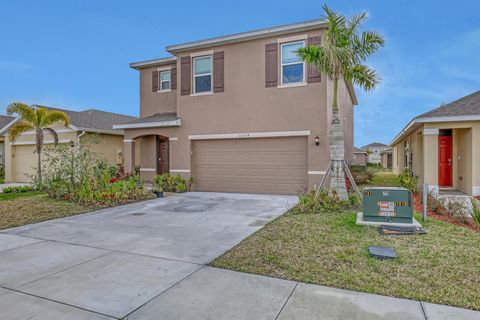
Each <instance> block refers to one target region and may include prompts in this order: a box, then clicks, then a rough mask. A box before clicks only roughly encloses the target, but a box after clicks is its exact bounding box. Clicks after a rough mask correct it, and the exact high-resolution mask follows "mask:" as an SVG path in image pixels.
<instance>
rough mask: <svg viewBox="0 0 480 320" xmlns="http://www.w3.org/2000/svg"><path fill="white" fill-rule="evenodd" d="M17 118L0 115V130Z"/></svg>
mask: <svg viewBox="0 0 480 320" xmlns="http://www.w3.org/2000/svg"><path fill="white" fill-rule="evenodd" d="M13 119H15V117H11V116H4V115H0V130H1V129H3V128H5V126H6V125H7V124H9V123H10V122H12V121H13Z"/></svg>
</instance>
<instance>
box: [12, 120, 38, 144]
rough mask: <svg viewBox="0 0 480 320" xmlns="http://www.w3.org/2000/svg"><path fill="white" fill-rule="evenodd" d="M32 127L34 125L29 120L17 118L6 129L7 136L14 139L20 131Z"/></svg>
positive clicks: (32, 128)
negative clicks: (17, 119)
mask: <svg viewBox="0 0 480 320" xmlns="http://www.w3.org/2000/svg"><path fill="white" fill-rule="evenodd" d="M34 129H35V127H34V126H33V125H32V124H31V123H30V122H27V121H24V120H19V121H17V122H15V123H14V124H13V125H12V126H11V127H10V129H9V130H8V136H9V139H10V140H11V141H15V139H16V138H17V137H18V136H19V135H21V134H22V133H24V132H27V131H30V130H34Z"/></svg>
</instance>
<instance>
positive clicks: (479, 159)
mask: <svg viewBox="0 0 480 320" xmlns="http://www.w3.org/2000/svg"><path fill="white" fill-rule="evenodd" d="M472 178H473V179H472V195H474V196H480V124H478V123H477V124H475V125H474V126H473V128H472Z"/></svg>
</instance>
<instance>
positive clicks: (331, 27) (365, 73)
mask: <svg viewBox="0 0 480 320" xmlns="http://www.w3.org/2000/svg"><path fill="white" fill-rule="evenodd" d="M323 10H324V12H325V14H326V18H325V20H326V30H325V34H324V36H323V38H322V43H321V44H320V46H308V47H305V48H300V49H299V50H298V51H297V54H298V56H299V57H300V58H301V59H302V60H303V61H305V62H306V63H308V64H312V65H314V66H316V67H317V68H318V70H320V71H321V72H322V73H325V74H326V75H327V76H328V78H329V80H331V81H333V103H332V123H331V126H330V134H329V135H330V142H329V145H330V158H331V161H332V175H331V180H330V189H331V190H335V192H336V193H337V194H338V196H339V197H340V199H346V198H347V197H348V195H347V188H346V184H345V170H348V168H346V167H345V166H344V160H345V139H344V132H343V126H342V122H341V118H340V114H339V105H338V84H339V81H340V80H342V79H343V80H345V81H351V82H353V83H354V84H356V85H358V86H360V87H361V88H363V89H364V90H366V91H368V90H371V89H373V88H374V87H375V86H376V85H377V84H378V83H379V81H380V79H379V77H378V75H377V73H376V72H375V70H373V69H371V68H369V67H368V66H366V65H365V64H364V63H365V61H366V59H367V58H368V57H369V56H370V55H371V54H373V53H374V52H375V51H377V50H378V49H379V48H380V47H382V46H383V45H384V40H383V38H382V36H381V35H379V34H378V33H376V32H371V31H364V32H362V33H360V31H359V29H360V27H361V25H362V23H363V22H364V21H365V20H366V19H367V18H368V13H367V12H362V13H360V14H357V15H354V16H352V17H350V18H346V17H345V16H343V15H341V14H339V13H336V12H333V11H331V10H330V9H329V8H328V7H327V5H324V6H323Z"/></svg>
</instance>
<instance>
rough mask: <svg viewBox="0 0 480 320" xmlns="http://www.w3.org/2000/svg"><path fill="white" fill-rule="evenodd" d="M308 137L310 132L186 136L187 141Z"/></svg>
mask: <svg viewBox="0 0 480 320" xmlns="http://www.w3.org/2000/svg"><path fill="white" fill-rule="evenodd" d="M309 135H310V130H305V131H271V132H243V133H220V134H195V135H190V136H188V140H214V139H248V138H274V137H302V136H309Z"/></svg>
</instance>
